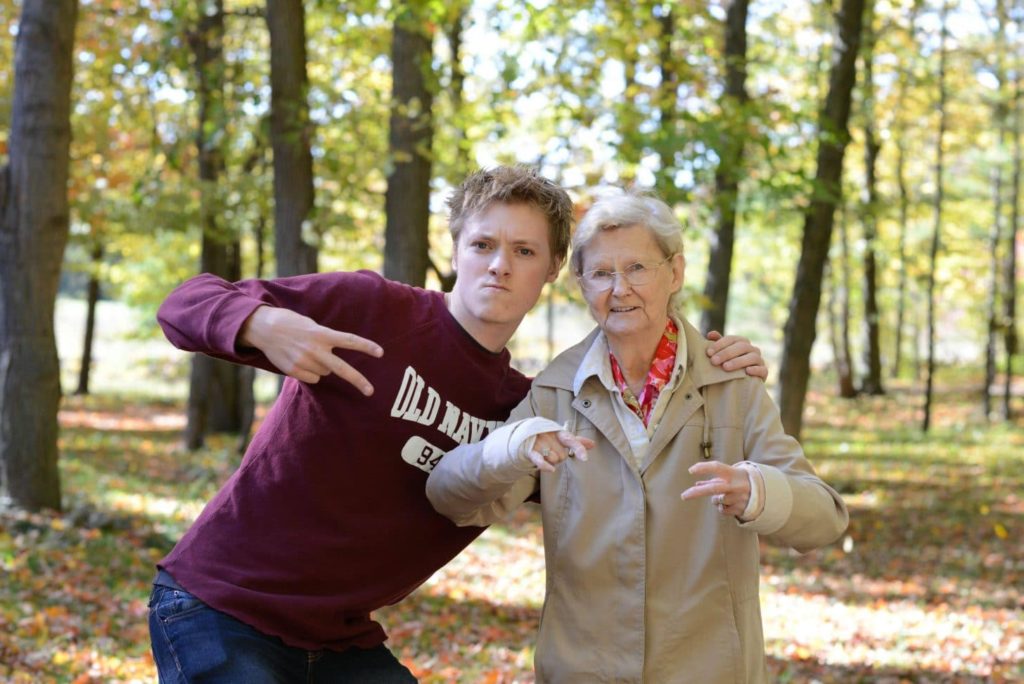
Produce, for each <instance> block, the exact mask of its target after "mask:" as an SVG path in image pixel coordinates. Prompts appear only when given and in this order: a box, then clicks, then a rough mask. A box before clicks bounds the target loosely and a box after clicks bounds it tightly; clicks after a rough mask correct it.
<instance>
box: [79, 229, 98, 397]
mask: <svg viewBox="0 0 1024 684" xmlns="http://www.w3.org/2000/svg"><path fill="white" fill-rule="evenodd" d="M102 265H103V245H102V244H101V243H100V242H99V240H97V241H96V242H95V244H93V247H92V272H91V273H89V287H88V289H87V291H86V298H85V336H84V338H83V340H82V363H81V365H80V366H79V368H78V387H77V388H76V389H75V394H78V395H85V394H89V374H90V372H91V371H92V341H93V339H94V337H95V332H96V304H97V302H99V299H100V267H101V266H102Z"/></svg>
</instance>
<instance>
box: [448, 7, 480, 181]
mask: <svg viewBox="0 0 1024 684" xmlns="http://www.w3.org/2000/svg"><path fill="white" fill-rule="evenodd" d="M449 12H450V15H449V17H448V21H447V23H446V36H447V38H448V50H449V52H450V53H451V81H450V83H449V97H451V101H452V113H453V124H454V126H455V130H454V138H455V163H454V165H453V166H454V168H453V172H454V173H453V174H452V175H451V176H450V177H449V181H450V182H451V183H452V184H453V185H457V184H459V183H461V182H462V180H463V179H464V178H465V177H466V176H468V175H469V174H470V173H471V172H472V171H473V167H474V166H475V164H474V163H473V154H472V152H473V143H472V141H471V140H470V139H469V138H468V137H467V136H466V125H467V124H468V123H469V122H468V121H467V113H466V112H465V111H463V108H464V106H465V104H464V103H465V97H466V92H465V91H466V72H465V71H464V70H463V68H462V40H463V34H464V32H465V29H466V17H467V13H468V7H467V6H466V4H465V3H463V2H461V1H460V2H457V3H455V4H454V5H449Z"/></svg>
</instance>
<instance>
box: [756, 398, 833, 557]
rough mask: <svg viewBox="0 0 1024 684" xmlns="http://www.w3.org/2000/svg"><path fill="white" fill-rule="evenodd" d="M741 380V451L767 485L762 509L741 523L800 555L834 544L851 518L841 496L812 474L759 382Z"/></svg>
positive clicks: (801, 452) (798, 447) (808, 463)
mask: <svg viewBox="0 0 1024 684" xmlns="http://www.w3.org/2000/svg"><path fill="white" fill-rule="evenodd" d="M739 382H742V383H745V385H746V387H744V388H743V391H745V392H746V393H747V395H748V397H749V406H748V408H747V411H746V413H745V417H744V420H745V423H744V437H743V442H744V444H743V446H744V449H743V450H744V453H745V454H746V457H747V459H748V460H749V461H750V462H752V463H754V464H756V465H757V467H758V470H760V471H761V474H762V476H763V477H764V483H765V509H764V512H763V513H762V514H761V515H760V516H759V517H758V518H757V519H755V520H753V521H751V522H749V523H744V524H742V525H741V527H743V528H745V529H750V530H751V531H754V532H757V533H758V534H761V535H763V536H765V537H766V538H767V540H768V541H769V542H771V543H774V544H779V545H782V546H789V547H792V548H794V549H796V550H797V551H800V552H801V553H804V552H807V551H810V550H811V549H815V548H817V547H819V546H823V545H825V544H830V543H832V542H834V541H835V540H836V539H838V538H839V536H840V535H842V533H843V532H844V531H845V530H846V526H847V525H848V524H849V521H850V516H849V512H848V511H847V508H846V504H845V503H844V502H843V499H842V497H840V496H839V494H838V492H836V491H835V490H834V489H833V488H832V487H830V486H828V485H827V484H825V482H824V481H822V480H821V478H819V477H818V476H817V475H816V474H815V472H814V468H813V467H812V466H811V464H810V462H809V461H808V460H807V458H806V457H805V456H804V452H803V449H802V448H801V446H800V443H799V442H797V440H795V439H794V438H793V437H791V436H790V435H787V434H786V433H785V431H784V430H783V428H782V421H781V419H780V417H779V411H778V408H777V407H776V406H775V402H773V401H772V399H771V397H770V396H769V395H768V392H767V390H766V389H765V388H764V385H763V383H761V382H760V381H759V380H756V379H754V378H745V379H742V380H739Z"/></svg>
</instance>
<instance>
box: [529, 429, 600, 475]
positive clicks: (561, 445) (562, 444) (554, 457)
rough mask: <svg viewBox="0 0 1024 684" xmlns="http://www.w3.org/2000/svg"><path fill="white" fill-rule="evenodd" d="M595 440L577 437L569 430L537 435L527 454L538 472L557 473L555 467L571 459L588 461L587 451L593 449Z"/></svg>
mask: <svg viewBox="0 0 1024 684" xmlns="http://www.w3.org/2000/svg"><path fill="white" fill-rule="evenodd" d="M594 446H596V445H595V443H594V440H592V439H588V438H586V437H577V436H576V435H574V434H573V433H571V432H569V431H568V430H559V431H557V432H542V433H540V434H539V435H537V437H536V440H535V441H534V443H533V448H532V449H530V450H529V451H528V452H527V453H526V457H527V458H529V459H530V462H531V463H533V464H534V465H535V466H537V470H540V471H542V472H547V473H553V472H555V466H557V465H558V464H559V463H561V462H562V461H565V460H566V459H569V458H578V459H579V460H581V461H586V460H587V449H593V448H594Z"/></svg>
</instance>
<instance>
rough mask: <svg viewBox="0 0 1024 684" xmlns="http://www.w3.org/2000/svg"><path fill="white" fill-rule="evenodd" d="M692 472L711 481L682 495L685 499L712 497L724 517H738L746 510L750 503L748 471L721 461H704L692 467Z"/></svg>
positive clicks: (704, 482) (703, 482)
mask: <svg viewBox="0 0 1024 684" xmlns="http://www.w3.org/2000/svg"><path fill="white" fill-rule="evenodd" d="M690 472H691V473H692V474H693V475H696V476H698V477H701V476H706V477H708V478H710V479H707V480H701V481H700V482H698V483H697V484H695V485H693V486H692V487H690V488H689V489H687V490H686V491H684V492H683V493H682V494H681V495H680V496H681V497H682V498H683V499H696V498H698V497H702V496H710V497H711V502H712V503H714V504H715V505H716V506H717V507H718V512H719V513H721V514H722V515H731V516H737V517H738V516H740V515H742V514H743V511H745V510H746V508H747V503H748V502H749V501H750V478H749V477H748V476H747V471H746V470H744V469H743V468H737V467H735V466H731V465H728V464H726V463H721V462H719V461H703V462H701V463H694V464H693V465H692V466H690Z"/></svg>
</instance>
